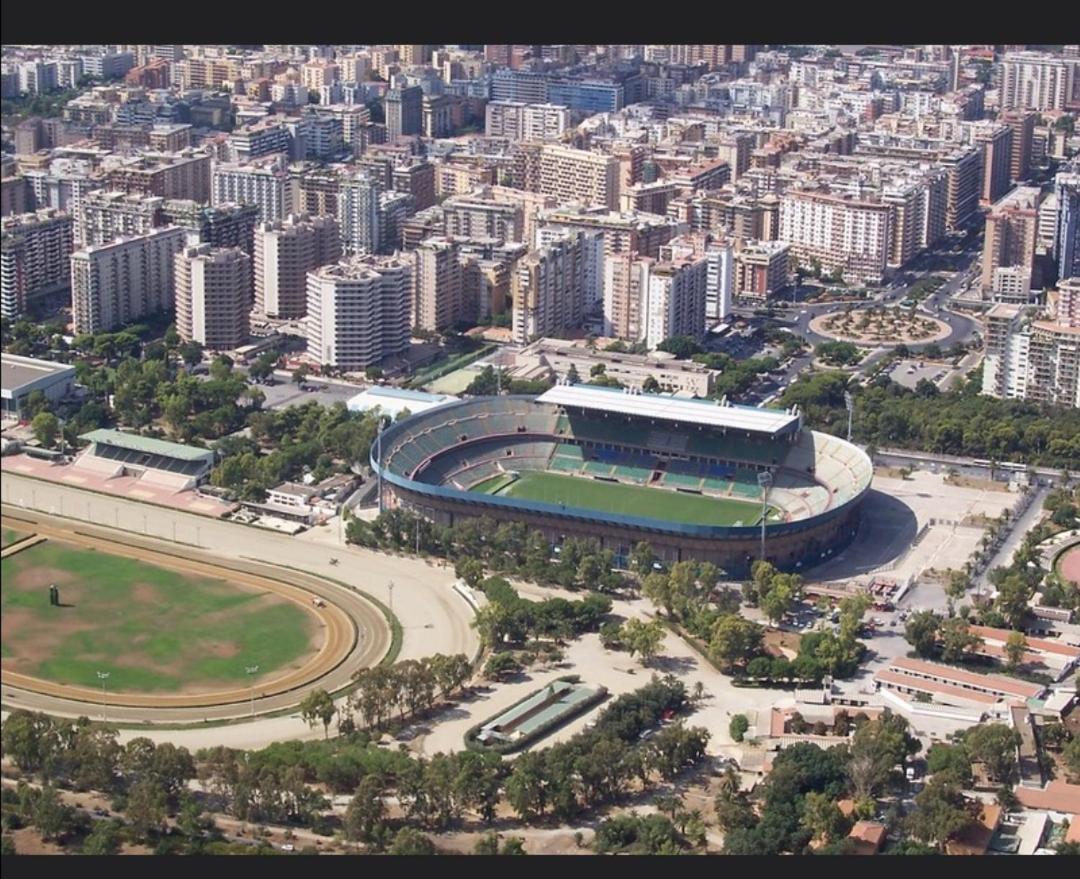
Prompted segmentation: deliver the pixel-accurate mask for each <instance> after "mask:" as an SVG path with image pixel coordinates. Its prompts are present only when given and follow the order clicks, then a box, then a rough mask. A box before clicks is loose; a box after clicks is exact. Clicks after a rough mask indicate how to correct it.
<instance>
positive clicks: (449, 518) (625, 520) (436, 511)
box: [371, 398, 869, 576]
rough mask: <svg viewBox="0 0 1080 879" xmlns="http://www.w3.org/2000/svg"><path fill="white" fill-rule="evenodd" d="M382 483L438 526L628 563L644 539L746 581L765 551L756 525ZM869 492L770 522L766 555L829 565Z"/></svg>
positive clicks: (666, 555)
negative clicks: (489, 531) (493, 530)
mask: <svg viewBox="0 0 1080 879" xmlns="http://www.w3.org/2000/svg"><path fill="white" fill-rule="evenodd" d="M504 399H506V398H504ZM530 399H531V398H530ZM469 402H472V401H458V402H451V403H447V404H445V405H444V406H439V407H436V408H435V409H431V410H428V411H427V412H425V413H423V414H422V415H420V416H414V417H417V418H424V419H425V420H427V419H429V418H431V416H432V414H433V413H435V412H438V411H441V410H447V411H448V414H449V410H452V409H455V408H458V407H461V406H463V405H467V404H468V403H469ZM411 421H412V419H411V418H410V419H406V420H405V421H400V422H397V423H395V424H393V425H391V426H390V427H389V428H387V429H386V430H384V431H383V433H382V447H383V448H384V449H385V448H388V447H392V445H393V444H394V442H395V440H396V439H397V438H398V437H399V435H400V434H401V433H403V432H407V431H409V430H410V422H411ZM371 465H372V469H373V470H375V471H377V470H379V469H380V468H379V462H378V458H377V453H376V448H374V447H373V449H372V454H371ZM382 478H383V492H384V499H385V503H386V504H387V505H388V506H395V505H398V506H401V507H403V508H405V509H409V510H411V511H413V512H415V513H418V514H420V515H422V516H425V517H426V518H428V519H430V520H431V521H434V522H437V523H439V524H442V525H453V524H455V523H457V522H460V521H462V520H465V519H478V518H484V517H486V518H489V519H492V520H494V521H496V522H498V521H506V520H507V519H510V520H513V521H517V522H522V523H524V524H526V525H528V526H529V527H531V528H535V529H537V530H538V531H540V532H541V533H543V534H544V535H545V536H546V537H547V538H548V540H549V541H550V542H551V543H552V544H553V545H555V546H557V545H559V544H560V543H561V542H562V541H563V540H564V539H566V538H568V537H577V538H594V539H596V540H598V541H600V543H601V545H602V546H603V547H604V548H605V549H610V550H612V551H613V552H614V553H615V555H616V558H617V560H619V559H625V557H626V555H627V554H628V553H629V551H630V549H631V548H632V547H633V545H634V544H635V543H637V542H639V541H642V540H645V541H648V542H649V544H650V545H651V546H652V548H653V551H654V552H655V553H656V554H657V556H658V557H659V558H661V559H663V560H664V561H666V562H669V563H671V562H676V561H681V560H684V559H697V560H699V561H710V562H713V563H714V564H717V565H719V566H720V567H722V568H724V569H725V570H726V571H727V572H728V573H729V574H730V575H731V576H743V575H745V574H746V573H747V572H748V571H749V568H750V565H751V564H752V563H753V562H754V561H756V560H757V559H758V558H759V556H760V552H761V528H760V526H757V525H754V526H720V525H690V524H682V523H678V522H670V521H665V520H658V519H651V518H647V517H637V516H624V515H619V514H616V513H601V512H594V511H591V510H587V509H582V508H575V507H569V506H564V505H557V504H549V503H544V502H541V501H532V500H523V499H518V498H510V497H499V496H495V495H486V494H476V493H472V492H467V491H461V490H458V489H456V488H450V487H447V486H444V485H433V484H430V483H425V482H420V481H418V480H413V479H410V478H408V477H406V476H403V475H401V474H399V473H394V472H392V471H391V470H390V469H389V468H386V467H383V468H382ZM868 491H869V485H868V486H867V487H866V489H864V490H863V491H862V492H860V493H859V494H858V495H857V496H855V497H854V498H852V499H851V500H850V501H848V502H847V503H845V504H843V505H842V506H839V507H836V508H834V509H830V510H827V511H825V512H824V513H820V514H818V515H817V516H812V517H808V518H806V519H802V520H797V521H793V522H780V523H775V524H771V525H766V529H765V534H766V538H765V557H766V558H767V559H768V560H769V561H771V562H772V563H773V564H775V565H776V566H777V567H778V568H781V569H783V570H801V569H805V568H808V567H810V566H811V565H814V564H819V563H821V562H824V561H827V560H828V559H829V558H831V557H833V556H834V555H835V554H836V553H837V552H840V551H841V550H843V549H844V548H845V547H847V545H848V544H849V543H851V541H852V540H853V539H854V537H855V535H856V533H857V532H858V529H859V521H860V517H861V513H862V503H863V501H864V499H865V497H866V494H867V492H868Z"/></svg>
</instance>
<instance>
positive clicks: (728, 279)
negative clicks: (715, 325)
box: [705, 241, 735, 321]
mask: <svg viewBox="0 0 1080 879" xmlns="http://www.w3.org/2000/svg"><path fill="white" fill-rule="evenodd" d="M705 263H706V272H707V274H706V278H705V319H706V320H710V321H714V320H723V319H724V318H725V317H727V316H728V315H729V314H730V313H731V304H732V300H733V299H734V298H735V296H734V294H735V251H734V249H733V248H732V246H731V244H729V243H728V242H726V241H713V242H711V243H710V244H709V245H708V247H707V248H706V250H705Z"/></svg>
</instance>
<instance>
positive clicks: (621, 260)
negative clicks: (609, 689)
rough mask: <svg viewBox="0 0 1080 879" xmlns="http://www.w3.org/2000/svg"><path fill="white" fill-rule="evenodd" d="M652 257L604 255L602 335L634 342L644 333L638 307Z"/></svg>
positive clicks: (644, 288) (639, 307)
mask: <svg viewBox="0 0 1080 879" xmlns="http://www.w3.org/2000/svg"><path fill="white" fill-rule="evenodd" d="M654 262H655V260H653V259H651V258H649V257H647V256H638V255H637V254H636V253H632V252H629V251H627V252H623V253H616V254H612V255H611V256H606V257H604V335H605V336H607V337H609V338H613V339H626V340H630V341H634V342H636V341H638V340H639V339H641V338H642V336H643V335H644V331H645V328H644V321H643V320H642V317H643V316H642V313H641V307H642V303H643V301H644V299H645V291H646V290H647V289H648V281H649V266H650V265H651V264H652V263H654Z"/></svg>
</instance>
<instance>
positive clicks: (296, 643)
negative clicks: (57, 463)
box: [2, 511, 392, 724]
mask: <svg viewBox="0 0 1080 879" xmlns="http://www.w3.org/2000/svg"><path fill="white" fill-rule="evenodd" d="M4 527H5V532H6V531H7V529H8V528H9V527H13V528H17V529H18V531H19V532H21V533H25V534H27V535H33V536H32V537H29V536H28V537H27V538H26V539H23V540H21V541H18V542H15V543H12V544H9V545H7V546H6V547H5V549H4V560H3V565H4V587H3V593H4V594H3V599H4V621H3V645H4V650H3V664H2V668H3V671H2V682H3V685H4V697H5V708H7V707H9V704H8V703H11V704H12V706H14V705H19V704H27V703H33V704H36V705H41V706H43V707H45V706H47V710H50V711H52V712H54V713H66V714H87V713H90V710H89V709H90V708H91V706H99V707H100V709H101V710H102V712H105V711H107V710H108V711H111V712H112V713H113V714H114V716H115V715H116V714H117V712H118V711H121V712H122V711H123V710H124V709H138V710H139V711H138V719H139V720H140V721H141V722H146V723H155V724H157V723H162V724H166V723H176V722H180V723H184V722H192V721H196V722H197V721H199V720H211V719H229V718H234V717H238V716H245V715H252V714H257V713H266V712H270V711H280V710H282V709H287V708H290V707H293V706H295V705H296V704H297V703H299V702H300V701H301V700H302V699H303V698H304V696H305V695H306V694H307V693H309V692H310V691H312V690H314V689H324V690H327V691H328V692H331V693H334V692H336V691H340V690H342V689H343V688H344V687H346V686H347V685H348V684H349V683H350V682H351V680H352V676H353V674H354V673H355V672H356V671H358V670H360V669H362V668H366V667H369V666H371V665H374V664H377V663H378V662H379V661H381V660H382V659H383V658H384V657H385V656H386V654H387V652H388V651H389V649H390V645H391V641H392V638H391V632H390V625H389V621H388V619H387V618H386V615H385V612H384V611H383V610H381V609H380V608H379V607H377V606H376V605H375V604H374V603H373V602H371V601H369V600H367V599H366V598H365V597H363V596H361V595H360V594H358V593H357V592H356V591H354V590H350V589H343V588H342V587H340V586H337V585H335V584H333V583H330V582H328V581H326V580H322V579H321V578H319V577H317V576H314V575H311V574H306V573H302V572H297V571H292V570H284V569H279V568H275V567H273V566H270V565H264V564H259V563H254V562H251V563H248V562H241V563H237V562H234V561H226V560H224V559H221V558H215V557H213V556H211V555H209V554H206V553H203V552H200V551H197V550H194V549H192V548H190V547H178V546H175V545H173V546H169V545H168V544H166V543H165V542H164V541H159V540H152V539H151V540H147V539H140V538H129V537H128V536H126V535H123V536H119V535H115V534H110V533H107V532H104V531H103V530H102V529H97V528H93V527H89V526H80V527H78V528H76V529H72V528H71V527H70V526H69V525H67V524H66V523H63V522H62V521H56V520H52V517H49V516H43V515H40V514H37V513H30V512H24V511H18V513H13V514H12V515H11V516H10V517H9V516H8V514H7V511H5V517H4ZM5 542H6V541H5ZM20 557H21V560H20ZM52 585H56V586H57V588H58V589H59V594H60V605H59V606H58V607H51V606H49V603H48V599H47V597H46V590H47V589H48V588H49V586H52ZM65 615H66V616H65Z"/></svg>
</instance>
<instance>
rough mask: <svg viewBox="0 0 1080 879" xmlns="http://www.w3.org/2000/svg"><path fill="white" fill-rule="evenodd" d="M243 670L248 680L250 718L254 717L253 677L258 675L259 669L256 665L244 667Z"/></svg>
mask: <svg viewBox="0 0 1080 879" xmlns="http://www.w3.org/2000/svg"><path fill="white" fill-rule="evenodd" d="M244 670H245V671H246V672H247V675H248V680H249V682H250V685H251V716H252V717H254V716H255V677H254V676H255V675H256V674H258V671H259V667H258V666H257V665H246V666H244Z"/></svg>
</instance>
